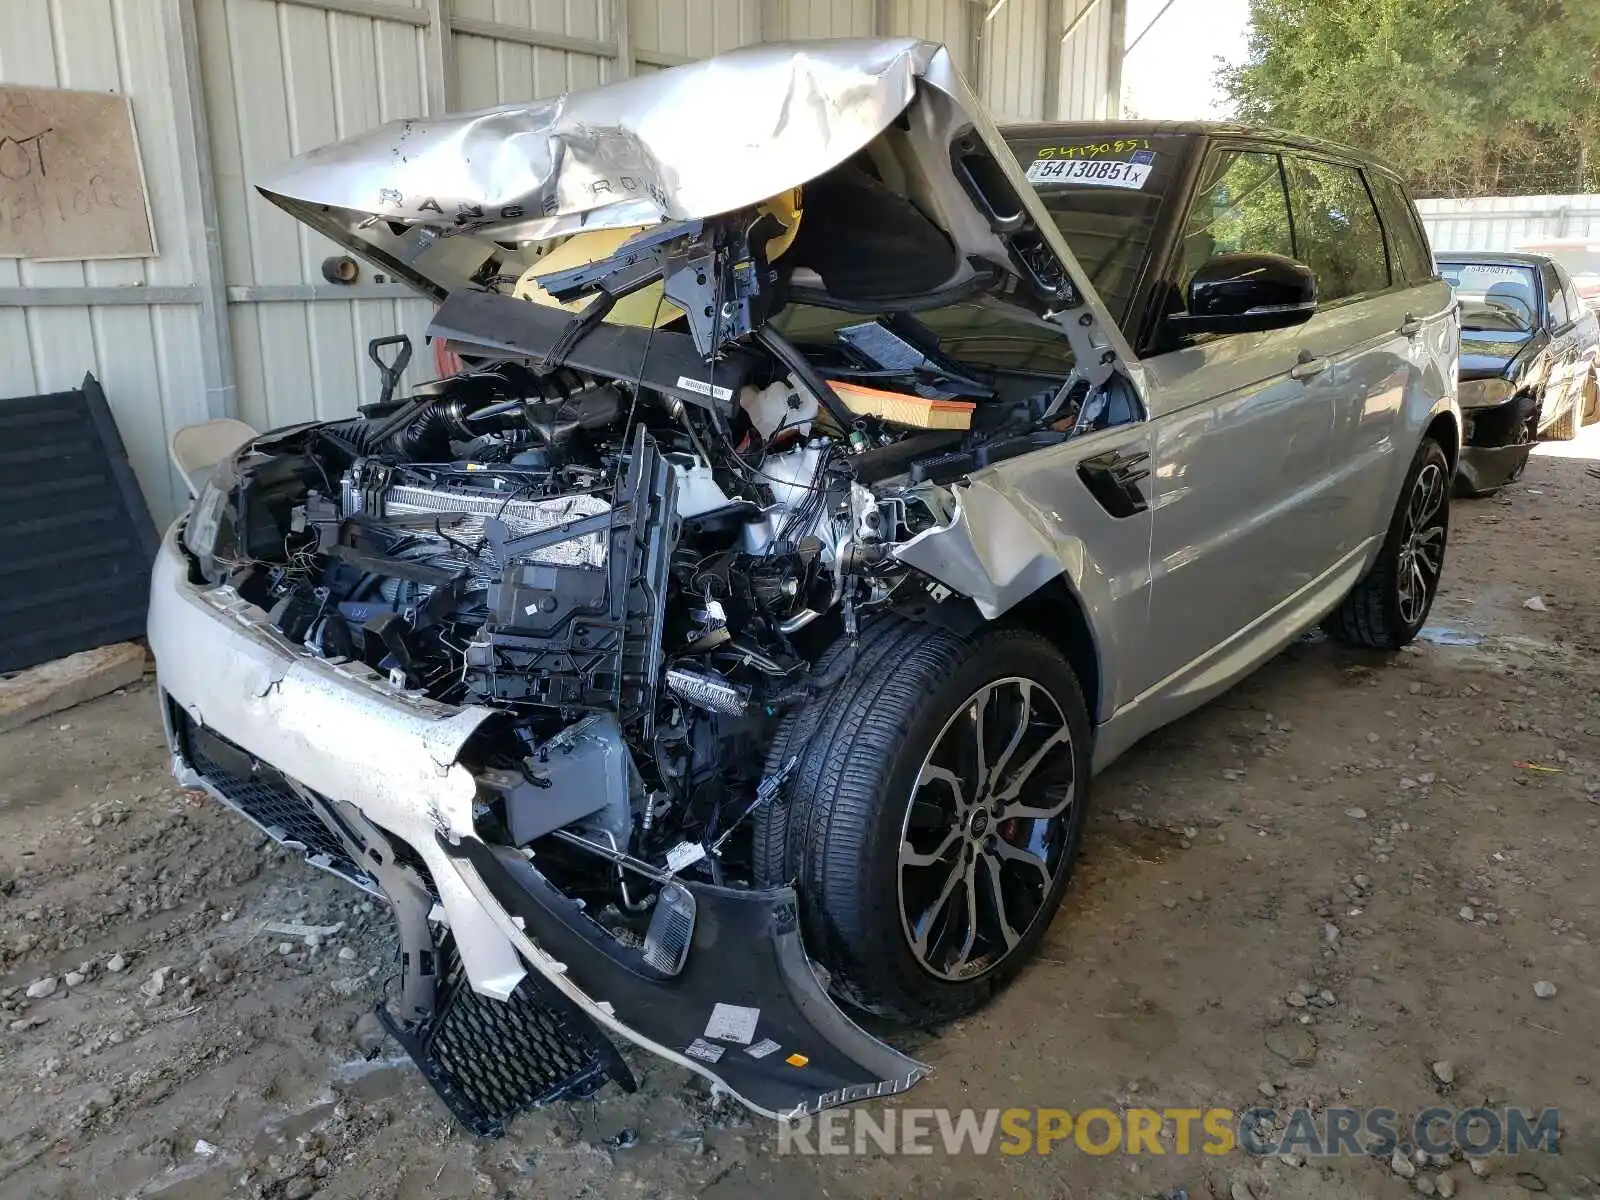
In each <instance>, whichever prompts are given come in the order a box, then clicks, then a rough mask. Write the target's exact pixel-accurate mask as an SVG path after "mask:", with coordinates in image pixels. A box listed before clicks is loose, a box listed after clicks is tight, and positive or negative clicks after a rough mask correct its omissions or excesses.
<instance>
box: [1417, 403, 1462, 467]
mask: <svg viewBox="0 0 1600 1200" xmlns="http://www.w3.org/2000/svg"><path fill="white" fill-rule="evenodd" d="M1422 436H1423V437H1428V438H1432V439H1433V440H1434V441H1436V442H1438V443H1439V446H1440V448H1441V449H1443V450H1444V456H1445V458H1446V459H1448V460H1449V462H1450V474H1451V476H1452V477H1454V475H1455V473H1456V465H1457V464H1458V463H1459V462H1460V461H1461V420H1460V418H1459V417H1457V416H1456V414H1455V413H1454V412H1452V411H1451V410H1450V409H1449V408H1448V407H1442V408H1439V409H1437V410H1435V412H1434V413H1433V415H1432V416H1431V417H1429V418H1428V425H1427V428H1426V429H1424V430H1423V431H1422Z"/></svg>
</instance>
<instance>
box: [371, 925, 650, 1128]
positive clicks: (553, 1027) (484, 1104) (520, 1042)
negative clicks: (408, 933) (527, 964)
mask: <svg viewBox="0 0 1600 1200" xmlns="http://www.w3.org/2000/svg"><path fill="white" fill-rule="evenodd" d="M439 958H440V972H439V982H438V985H437V989H438V990H437V993H436V1000H435V1008H434V1012H435V1016H434V1017H433V1018H432V1019H431V1020H429V1021H428V1022H426V1023H425V1024H424V1025H422V1026H421V1027H419V1028H414V1029H407V1028H405V1027H403V1026H402V1025H401V1024H400V1023H399V1022H398V1021H396V1020H395V1019H394V1017H393V1016H392V1015H391V1014H390V1013H389V1012H388V1010H387V1009H385V1008H382V1007H380V1008H379V1009H378V1016H379V1017H380V1018H381V1019H382V1021H383V1023H384V1025H385V1027H387V1029H388V1030H389V1032H390V1034H391V1035H393V1037H394V1038H395V1040H396V1041H398V1042H399V1043H400V1044H401V1045H402V1046H403V1047H405V1050H406V1053H408V1054H409V1055H410V1056H411V1058H412V1059H413V1060H414V1061H415V1062H416V1064H417V1067H418V1068H419V1069H420V1070H421V1071H422V1074H423V1076H424V1077H425V1078H426V1079H427V1080H428V1082H429V1083H430V1084H432V1085H433V1089H434V1091H436V1092H438V1094H439V1098H440V1099H441V1100H443V1101H444V1102H445V1104H446V1106H448V1107H449V1109H450V1111H451V1112H452V1113H454V1114H455V1116H456V1119H457V1120H459V1121H460V1122H461V1123H462V1124H463V1125H465V1126H466V1127H467V1128H468V1129H470V1130H471V1131H472V1132H473V1133H475V1134H477V1135H478V1136H479V1137H499V1136H500V1135H501V1134H503V1133H504V1132H505V1127H506V1123H507V1122H509V1121H510V1120H511V1119H512V1118H514V1117H516V1116H517V1115H519V1114H520V1113H524V1112H527V1111H528V1110H529V1109H531V1108H536V1107H538V1106H539V1105H541V1104H549V1103H551V1102H553V1101H556V1100H563V1099H568V1098H571V1097H582V1096H587V1095H591V1094H593V1093H594V1092H595V1091H596V1090H597V1089H599V1088H600V1086H601V1085H603V1084H604V1083H605V1082H606V1080H608V1079H612V1080H615V1081H616V1082H618V1083H620V1084H621V1085H622V1086H623V1087H625V1088H627V1089H628V1090H629V1091H632V1090H633V1075H632V1072H630V1071H629V1070H628V1068H627V1066H626V1065H625V1064H624V1063H623V1061H622V1058H621V1056H620V1055H618V1053H617V1051H616V1047H614V1046H613V1045H612V1044H611V1043H610V1041H609V1040H608V1039H607V1038H606V1037H605V1035H604V1034H602V1033H601V1032H600V1031H599V1029H597V1028H596V1027H595V1025H594V1023H593V1022H592V1021H590V1020H589V1019H588V1018H587V1017H586V1016H584V1015H583V1014H582V1013H581V1012H578V1011H577V1010H576V1009H575V1008H574V1007H573V1006H572V1005H571V1002H570V1001H568V1000H567V998H566V997H565V996H563V995H561V993H560V992H557V991H555V990H554V989H553V988H551V987H550V985H549V984H547V983H545V982H544V980H543V979H541V978H539V977H538V976H537V975H534V974H532V973H530V974H528V975H527V976H526V977H525V978H524V979H523V981H522V982H521V983H520V984H519V985H518V986H517V990H516V991H514V992H513V993H512V994H511V998H510V999H509V1000H508V1001H506V1002H505V1003H504V1004H502V1003H501V1002H499V1001H498V1000H490V999H488V998H486V997H484V996H480V995H478V994H477V993H476V992H474V991H473V990H472V985H471V984H470V983H469V982H468V981H467V977H466V973H465V971H463V970H462V968H461V964H460V960H459V958H458V957H457V956H456V954H455V952H454V949H453V948H452V946H451V944H450V943H449V941H448V939H447V940H446V942H445V944H444V945H443V946H442V947H441V948H440V952H439Z"/></svg>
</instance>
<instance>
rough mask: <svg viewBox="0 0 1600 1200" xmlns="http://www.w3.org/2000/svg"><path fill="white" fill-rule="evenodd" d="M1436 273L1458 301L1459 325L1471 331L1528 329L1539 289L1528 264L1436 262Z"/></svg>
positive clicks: (1533, 319)
mask: <svg viewBox="0 0 1600 1200" xmlns="http://www.w3.org/2000/svg"><path fill="white" fill-rule="evenodd" d="M1439 273H1440V274H1441V275H1443V276H1444V278H1445V282H1447V283H1448V284H1449V285H1450V286H1451V287H1452V288H1454V289H1455V293H1456V299H1458V300H1460V301H1461V328H1462V329H1464V330H1468V331H1471V332H1475V333H1532V332H1533V330H1534V327H1535V326H1536V325H1537V324H1538V315H1539V289H1538V283H1537V281H1536V280H1535V278H1534V274H1533V268H1532V267H1520V266H1512V265H1510V264H1501V263H1448V262H1447V263H1440V264H1439Z"/></svg>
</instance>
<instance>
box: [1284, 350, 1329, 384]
mask: <svg viewBox="0 0 1600 1200" xmlns="http://www.w3.org/2000/svg"><path fill="white" fill-rule="evenodd" d="M1330 365H1331V364H1330V363H1329V362H1328V360H1327V359H1326V358H1319V357H1314V356H1313V355H1312V353H1311V351H1309V350H1302V351H1300V361H1299V362H1297V363H1295V364H1294V366H1292V367H1290V368H1289V378H1290V379H1299V380H1306V379H1315V378H1316V377H1317V376H1318V375H1321V374H1322V373H1323V372H1324V371H1326V370H1327V369H1328V367H1329V366H1330Z"/></svg>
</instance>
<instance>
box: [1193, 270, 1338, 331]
mask: <svg viewBox="0 0 1600 1200" xmlns="http://www.w3.org/2000/svg"><path fill="white" fill-rule="evenodd" d="M1188 299H1189V311H1188V312H1187V313H1174V314H1172V315H1171V316H1169V317H1168V318H1167V327H1168V328H1169V329H1170V330H1171V331H1172V332H1173V333H1176V334H1179V335H1183V336H1187V335H1190V334H1197V333H1258V332H1261V331H1264V330H1268V329H1287V328H1289V327H1290V326H1293V325H1303V324H1305V322H1307V321H1309V320H1310V319H1311V318H1312V316H1313V315H1314V314H1315V313H1316V311H1317V275H1316V272H1315V271H1313V270H1312V269H1311V268H1310V267H1308V266H1306V265H1305V264H1304V263H1298V262H1295V261H1294V259H1292V258H1285V257H1284V256H1283V255H1281V254H1218V255H1217V256H1215V257H1214V258H1211V259H1209V260H1208V261H1207V262H1205V263H1204V264H1202V266H1201V267H1200V269H1199V270H1198V271H1196V272H1195V275H1194V278H1193V279H1192V280H1191V281H1190V282H1189V298H1188Z"/></svg>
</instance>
